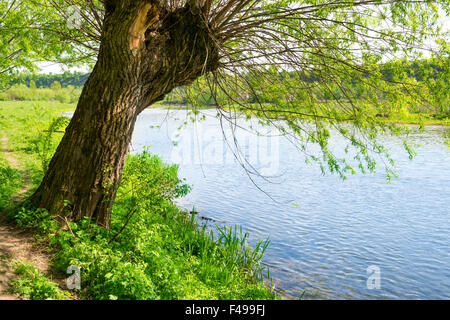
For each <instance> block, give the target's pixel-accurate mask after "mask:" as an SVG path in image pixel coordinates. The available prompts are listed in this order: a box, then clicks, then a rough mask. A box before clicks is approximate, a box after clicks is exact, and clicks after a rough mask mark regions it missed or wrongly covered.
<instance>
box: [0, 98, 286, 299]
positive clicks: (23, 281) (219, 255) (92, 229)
mask: <svg viewBox="0 0 450 320" xmlns="http://www.w3.org/2000/svg"><path fill="white" fill-rule="evenodd" d="M70 109H73V105H70V104H61V103H50V102H40V103H30V102H1V101H0V125H1V127H2V130H1V131H2V135H4V136H6V137H7V138H8V149H9V150H10V152H12V153H13V154H14V155H15V156H16V158H17V160H18V165H19V166H20V168H22V169H23V170H21V171H19V170H17V169H13V168H12V167H11V166H10V165H9V163H8V161H7V160H6V159H5V157H4V155H3V154H2V155H0V211H1V212H8V213H9V214H8V216H9V219H10V220H12V221H14V222H15V223H16V224H17V225H19V226H20V227H22V228H26V229H31V230H33V232H34V233H35V235H36V241H39V242H40V243H43V244H45V246H46V247H47V248H48V250H49V251H50V252H51V256H52V264H53V267H54V269H55V270H58V271H59V272H62V273H65V271H66V269H67V267H68V266H72V265H73V266H78V267H79V268H80V269H81V289H80V290H76V293H75V294H74V293H69V292H67V291H66V290H65V288H60V287H58V286H57V285H56V284H55V283H54V282H52V281H51V280H50V279H48V278H47V277H45V276H44V275H43V274H42V273H41V272H39V270H37V269H36V268H35V267H34V266H33V265H30V264H29V263H24V262H21V261H18V262H16V264H15V271H16V273H17V274H18V275H19V276H20V278H19V280H17V281H13V283H12V284H11V290H12V291H13V292H16V293H19V294H21V295H22V296H24V297H26V298H30V299H67V298H71V297H72V298H73V297H74V295H75V296H76V297H79V298H82V299H278V298H279V295H277V293H276V292H275V290H274V289H273V287H272V285H271V284H268V283H267V282H268V281H270V275H269V277H265V275H266V272H267V274H268V271H266V270H265V269H264V268H263V266H262V265H261V258H262V255H263V253H264V251H265V249H266V247H267V245H268V241H261V242H258V244H257V245H256V246H255V247H254V248H250V247H249V245H248V244H247V241H246V237H247V235H246V234H244V233H243V232H242V229H238V228H237V227H236V228H223V229H221V228H218V232H217V234H218V236H216V237H214V236H213V233H212V231H211V230H210V229H209V228H207V227H206V225H200V224H199V222H197V220H196V218H195V216H194V215H190V214H189V213H187V212H185V211H183V210H181V209H179V208H178V207H176V206H175V205H174V204H173V202H172V200H173V199H175V198H177V197H180V196H183V195H185V194H186V193H188V192H189V190H190V187H189V186H188V185H187V184H186V183H185V181H183V180H180V179H179V178H178V176H177V166H175V165H168V164H165V163H163V162H162V161H161V159H160V158H159V157H157V156H155V155H152V154H151V153H150V152H149V151H148V150H146V151H144V152H143V153H140V154H136V155H130V156H129V157H128V159H127V162H126V166H125V169H124V173H123V179H122V181H121V185H120V189H119V192H118V195H117V198H116V201H115V203H114V208H113V215H112V217H113V218H112V222H111V228H110V229H105V228H101V227H99V226H97V225H95V224H93V223H91V222H90V221H89V220H87V219H85V220H82V221H79V222H69V221H68V220H67V219H66V217H65V216H58V217H52V216H50V214H49V213H48V212H46V211H45V210H44V209H36V208H33V207H31V206H30V205H28V204H27V203H23V204H16V203H15V202H13V201H11V199H12V197H13V196H14V195H15V194H16V193H17V192H18V191H19V190H20V189H21V188H23V183H24V180H25V177H27V180H28V183H29V184H31V186H30V187H29V189H30V190H31V191H32V190H33V189H34V188H36V186H37V185H38V184H39V182H40V179H42V177H43V174H44V172H45V170H46V168H47V165H48V161H49V159H50V158H51V156H52V154H53V152H54V151H55V148H56V146H57V145H58V142H59V140H60V139H61V136H62V134H61V133H60V131H63V130H64V127H65V125H66V124H67V119H66V118H62V117H59V116H57V115H58V114H60V113H61V112H63V111H66V110H70ZM67 207H68V208H70V203H67Z"/></svg>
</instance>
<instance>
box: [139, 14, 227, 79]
mask: <svg viewBox="0 0 450 320" xmlns="http://www.w3.org/2000/svg"><path fill="white" fill-rule="evenodd" d="M155 32H157V33H158V34H160V35H162V36H163V37H161V38H160V39H164V42H165V43H164V47H165V55H166V56H165V60H166V61H165V65H166V68H168V69H170V70H173V71H174V72H175V73H176V74H177V76H176V79H175V80H176V81H177V85H184V84H188V83H190V82H192V81H193V80H195V79H196V78H198V77H199V76H200V75H202V74H204V73H206V72H208V71H212V70H215V69H217V67H218V65H219V49H218V48H219V44H218V42H217V40H216V39H215V35H214V31H213V30H212V29H210V27H209V25H208V22H207V21H206V19H205V18H204V16H203V14H202V12H201V11H197V10H192V8H191V7H189V6H187V7H184V8H181V9H178V10H175V11H173V12H171V13H169V14H168V15H167V16H166V17H165V19H164V21H163V22H162V24H161V26H160V27H159V28H158V29H157V30H155V29H151V28H149V29H148V30H147V33H146V34H147V35H148V36H149V41H148V42H147V43H146V44H147V47H151V46H152V44H153V43H154V42H153V41H152V40H153V39H154V37H152V36H153V35H154V34H155Z"/></svg>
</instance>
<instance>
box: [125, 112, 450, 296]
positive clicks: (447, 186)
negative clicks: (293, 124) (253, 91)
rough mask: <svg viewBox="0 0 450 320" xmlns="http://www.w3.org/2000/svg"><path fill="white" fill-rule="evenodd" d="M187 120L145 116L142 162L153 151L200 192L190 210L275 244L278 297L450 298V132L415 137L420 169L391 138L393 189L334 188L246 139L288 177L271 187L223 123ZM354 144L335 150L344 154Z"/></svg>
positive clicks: (251, 150) (243, 138) (283, 145)
mask: <svg viewBox="0 0 450 320" xmlns="http://www.w3.org/2000/svg"><path fill="white" fill-rule="evenodd" d="M186 113H187V112H186V111H184V110H170V111H168V110H164V109H148V110H145V111H144V112H143V113H142V114H141V115H140V117H139V119H138V122H137V124H136V128H135V132H134V136H133V142H132V151H133V152H138V151H141V150H142V149H143V148H144V147H146V146H149V147H150V151H151V152H152V153H156V154H158V155H160V156H161V157H162V158H163V159H164V160H166V161H167V162H172V163H173V162H176V163H179V164H180V176H181V177H184V178H186V179H187V182H188V183H189V184H190V185H192V186H193V190H192V192H191V193H190V194H189V195H188V196H187V197H186V198H184V199H181V200H180V202H179V204H180V205H181V206H183V207H185V208H188V209H192V207H195V209H196V211H198V212H199V213H200V215H201V216H204V217H208V218H211V219H214V220H215V222H213V223H217V224H219V225H226V226H234V225H242V226H243V227H244V229H245V231H248V232H249V234H250V236H251V237H250V238H251V240H252V243H253V244H254V243H255V241H256V240H258V239H265V238H267V237H269V238H270V241H271V242H270V245H269V248H268V250H267V252H266V254H265V257H264V262H265V264H267V265H268V266H269V267H270V271H271V274H272V276H273V278H274V281H275V284H276V286H277V287H278V288H282V289H284V290H286V293H287V294H289V295H291V296H294V297H295V296H299V295H300V294H301V293H302V292H303V291H304V290H306V294H305V297H306V298H309V299H449V298H450V250H449V245H450V206H449V203H450V150H449V149H448V147H447V146H445V145H444V144H442V141H443V138H442V137H443V135H444V132H445V130H449V129H448V128H443V127H429V128H428V130H427V132H425V133H423V134H420V135H419V134H415V135H412V137H411V140H412V141H414V142H416V143H420V144H421V145H422V146H421V147H420V148H419V149H418V155H417V156H416V158H414V160H413V161H410V160H409V159H408V155H407V153H406V152H405V151H404V149H403V146H402V140H401V139H399V138H396V137H390V138H386V139H385V140H384V141H383V142H384V144H385V145H386V146H388V147H389V148H390V149H391V155H392V156H393V158H394V159H395V161H396V165H397V169H398V171H397V172H398V173H399V175H400V178H399V179H398V180H396V179H394V180H392V182H391V183H390V184H387V182H386V177H385V175H384V174H383V171H382V170H380V173H378V174H376V175H372V174H368V175H362V174H357V175H354V176H350V177H349V179H348V180H347V181H343V180H342V179H340V178H339V177H338V176H336V175H330V174H327V175H325V176H323V175H322V174H321V171H320V169H319V167H318V166H317V165H308V164H306V163H305V161H304V155H303V154H302V153H300V152H299V151H297V150H296V149H295V148H294V146H293V145H292V144H291V143H290V142H289V141H288V140H287V139H285V138H282V137H281V138H280V137H277V136H275V137H272V138H261V137H260V138H258V137H256V136H254V135H251V134H249V133H246V131H245V130H242V129H238V130H237V136H238V138H237V139H238V141H240V142H241V145H242V150H243V153H244V154H247V155H248V159H249V162H250V163H251V164H254V165H255V166H256V167H258V169H261V170H262V171H263V173H264V172H265V173H267V174H269V175H277V177H276V179H274V180H275V181H274V180H272V181H269V182H268V181H264V180H262V179H258V178H257V177H254V176H252V175H250V177H249V176H248V175H247V173H246V171H245V170H244V169H243V168H242V166H241V165H240V164H239V163H238V162H236V161H234V156H233V153H232V152H231V151H230V150H229V149H227V147H226V142H224V138H223V132H225V136H227V135H229V134H230V130H231V129H230V128H229V126H228V125H227V124H223V126H222V125H221V123H220V120H219V119H218V118H216V117H215V112H214V111H212V110H210V111H205V112H204V113H205V115H206V120H204V121H201V122H195V123H192V122H190V121H189V117H188V116H187V115H186ZM184 122H187V124H184V125H183V123H184ZM180 125H183V126H182V128H181V129H180V130H177V129H178V128H179V127H180ZM239 125H240V126H242V127H243V128H244V129H245V128H248V127H249V126H250V125H252V124H251V122H250V123H249V122H245V121H241V122H239ZM222 130H223V131H222ZM239 130H240V131H241V133H239ZM344 142H345V141H343V140H342V139H339V138H337V137H333V138H332V145H333V146H335V147H336V149H337V150H339V149H340V148H341V149H343V148H344V147H345V145H344ZM264 170H265V171H264ZM250 178H253V179H255V181H254V182H255V183H256V185H257V186H258V187H256V186H255V184H254V183H252V181H251V179H250ZM259 188H261V189H262V190H264V191H265V192H266V193H267V194H265V193H264V192H262V191H260V190H259ZM269 196H270V197H272V198H273V199H275V200H276V201H274V200H272V199H271V198H270V197H269ZM209 223H210V224H211V222H209ZM377 270H379V272H380V273H379V279H380V281H379V289H377V288H376V284H377V282H376V278H374V277H376V276H377V272H376V271H377ZM369 277H370V278H369ZM368 279H369V284H375V288H373V289H369V287H370V286H368ZM374 279H375V280H374ZM372 280H373V281H375V282H373V281H372Z"/></svg>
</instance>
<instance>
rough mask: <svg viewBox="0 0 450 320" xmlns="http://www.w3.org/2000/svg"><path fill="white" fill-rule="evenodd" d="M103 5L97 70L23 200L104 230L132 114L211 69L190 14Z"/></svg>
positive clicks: (209, 50) (208, 50)
mask: <svg viewBox="0 0 450 320" xmlns="http://www.w3.org/2000/svg"><path fill="white" fill-rule="evenodd" d="M110 3H115V4H116V5H107V8H106V9H107V10H106V15H105V21H104V30H103V34H102V41H101V45H100V52H99V56H98V60H97V64H96V66H95V68H94V70H93V72H92V74H91V76H90V77H89V79H88V81H87V82H86V84H85V86H84V88H83V92H82V94H81V97H80V100H79V102H78V106H77V109H76V111H75V113H74V115H73V118H72V120H71V122H70V124H69V126H68V127H67V129H66V133H65V135H64V137H63V139H62V141H61V143H60V145H59V146H58V148H57V151H56V153H55V155H54V157H53V159H52V160H51V162H50V165H49V169H48V171H47V172H46V174H45V177H44V179H43V181H42V183H41V185H40V186H39V188H38V189H37V190H36V192H35V193H34V194H33V195H32V197H31V198H30V200H31V202H32V203H33V204H34V205H36V206H37V207H40V208H46V209H48V210H49V211H50V213H51V214H53V215H63V214H65V212H67V211H69V212H70V213H71V218H72V220H80V219H82V218H84V217H89V218H91V219H93V220H94V221H95V222H96V223H97V224H99V225H103V226H105V227H109V222H110V215H111V206H112V203H113V201H114V199H115V195H116V190H117V188H118V186H119V182H120V178H121V173H122V169H123V166H124V163H125V159H126V156H127V153H128V147H129V144H130V140H131V136H132V133H133V129H134V125H135V121H136V118H137V116H138V114H139V113H140V112H141V111H142V110H143V109H145V107H147V106H149V105H151V104H152V103H154V102H156V101H158V100H160V99H162V98H163V97H164V95H165V94H166V93H168V92H169V91H170V90H172V88H174V87H175V86H179V85H184V84H188V83H190V82H191V81H193V80H194V79H195V78H197V77H198V76H200V75H201V74H202V72H204V71H205V70H206V71H207V70H211V68H212V64H211V63H209V62H208V61H214V63H216V62H217V61H215V60H214V59H212V58H214V52H215V51H214V45H213V44H212V43H213V42H212V41H211V40H210V39H209V38H208V37H207V33H206V32H205V31H204V29H203V27H202V26H201V24H199V21H201V19H199V17H198V16H195V11H194V10H192V8H189V7H188V8H182V9H180V10H178V11H176V12H170V13H167V12H164V11H163V9H164V8H159V7H158V6H157V3H158V1H144V0H141V1H137V0H122V1H115V2H112V1H111V2H110ZM193 11H194V12H193ZM163 15H165V17H164V20H163V21H162V20H161V19H162V16H163ZM152 25H155V26H156V25H158V28H156V27H155V28H153V29H151V26H152ZM202 38H203V39H202ZM200 40H201V41H200ZM205 66H206V68H205Z"/></svg>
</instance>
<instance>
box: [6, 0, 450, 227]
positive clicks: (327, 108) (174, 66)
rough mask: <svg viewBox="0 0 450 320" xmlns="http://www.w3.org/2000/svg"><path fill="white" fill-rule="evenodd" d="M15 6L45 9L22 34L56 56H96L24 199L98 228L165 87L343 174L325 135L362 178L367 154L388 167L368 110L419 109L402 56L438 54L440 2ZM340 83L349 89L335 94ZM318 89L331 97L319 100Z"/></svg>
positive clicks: (33, 2) (239, 0)
mask: <svg viewBox="0 0 450 320" xmlns="http://www.w3.org/2000/svg"><path fill="white" fill-rule="evenodd" d="M11 2H15V1H8V3H11ZM19 2H20V1H19ZM21 2H24V3H28V4H29V5H30V6H32V7H35V8H36V10H41V11H43V12H46V13H47V14H46V15H42V16H41V17H40V18H38V19H36V20H35V21H33V23H32V24H31V25H29V28H30V29H31V30H38V31H39V32H40V33H39V34H40V35H41V36H43V37H48V39H49V40H48V41H49V46H50V42H51V41H53V40H55V39H58V43H59V45H63V44H64V45H65V46H69V47H70V48H71V49H67V53H66V54H65V55H64V54H63V55H62V57H65V58H66V60H67V58H68V57H72V59H75V57H78V58H80V59H81V58H82V57H92V56H95V57H96V58H95V59H94V61H95V66H94V68H93V71H92V73H91V75H90V77H89V79H88V81H87V82H86V84H85V86H84V89H83V92H82V95H81V98H80V100H79V102H78V106H77V108H76V111H75V114H74V116H73V118H72V120H71V122H70V124H69V126H68V127H67V129H66V133H65V135H64V137H63V139H62V141H61V143H60V145H59V147H58V149H57V151H56V153H55V155H54V157H53V159H52V160H51V163H50V165H49V168H48V171H47V172H46V174H45V177H44V179H43V181H42V183H41V185H40V186H39V188H38V189H37V190H36V192H35V193H34V194H33V195H32V197H31V199H30V200H31V201H32V202H33V203H34V204H35V205H36V206H38V207H42V208H47V209H49V210H50V212H51V213H52V214H55V215H56V214H60V213H62V212H63V211H65V210H66V209H67V208H66V207H65V204H67V203H70V210H71V212H72V218H73V219H74V220H79V219H82V218H83V217H90V218H92V219H93V220H94V221H96V223H98V224H100V225H103V226H106V227H108V226H109V221H110V215H111V207H112V203H113V201H114V198H115V195H116V190H117V188H118V185H119V181H120V178H121V173H122V168H123V166H124V162H125V159H126V156H127V153H128V147H129V144H130V140H131V136H132V132H133V128H134V125H135V122H136V118H137V116H138V115H139V114H140V113H141V112H142V111H143V110H144V109H145V108H147V107H148V106H150V105H152V104H153V103H155V102H157V101H159V100H162V99H163V98H164V97H165V95H167V94H168V93H170V92H171V91H172V90H173V89H174V88H177V87H180V86H189V85H192V84H193V83H195V85H196V86H197V87H199V89H198V90H203V89H205V88H208V90H209V92H211V93H212V95H213V96H214V98H215V99H216V102H217V108H218V110H219V112H220V113H221V114H222V116H224V117H226V118H228V119H230V120H232V117H233V110H234V109H236V110H242V109H247V110H248V111H249V112H252V113H254V114H256V115H258V116H259V117H260V118H261V119H263V120H264V121H265V122H267V123H270V124H272V125H274V126H277V127H278V128H279V130H280V131H281V132H282V133H283V134H285V135H286V136H288V137H289V138H291V139H293V140H295V141H297V142H299V144H298V145H299V147H300V148H303V147H304V146H305V145H306V144H308V143H310V142H311V143H317V144H318V145H319V146H320V147H321V150H322V155H323V156H322V157H321V159H320V160H321V161H322V162H323V164H324V165H326V166H327V167H328V168H329V169H331V170H332V171H336V172H339V173H345V172H346V171H353V170H354V169H353V167H352V166H351V165H350V164H348V163H347V162H346V160H344V159H340V158H338V157H336V156H334V155H333V153H332V152H331V151H330V150H329V149H328V138H329V136H330V128H336V129H337V132H339V133H340V134H342V135H343V136H345V137H346V138H348V141H349V145H350V146H351V148H353V150H354V158H355V159H357V160H358V161H357V162H358V163H359V166H360V168H361V170H367V169H369V170H371V169H373V168H374V159H373V157H372V156H371V154H380V155H385V159H387V160H389V157H388V155H387V153H386V150H385V149H384V148H383V147H382V146H381V145H379V144H378V143H377V136H378V133H379V132H380V129H381V131H388V130H394V129H393V127H390V128H386V127H385V126H384V125H383V123H382V122H381V121H380V120H379V119H380V118H379V115H380V114H381V115H383V114H385V113H386V112H393V111H394V112H395V111H396V110H401V108H404V107H405V106H407V107H408V108H415V107H418V106H420V107H426V106H427V105H428V104H429V103H430V101H427V97H426V95H425V94H424V89H423V88H421V85H420V83H418V82H416V81H415V80H414V79H413V78H411V77H409V76H408V72H407V69H408V68H405V66H407V62H406V61H408V59H409V60H411V59H414V58H417V57H419V56H420V55H424V54H425V55H426V56H427V57H431V58H434V59H435V62H436V64H438V65H439V63H441V61H445V59H444V60H442V59H440V58H443V57H444V58H445V55H446V54H447V53H446V52H445V50H447V44H446V42H445V41H446V40H448V39H445V37H444V38H442V37H441V38H440V33H439V32H440V30H439V26H440V18H439V16H440V15H442V14H443V15H445V14H448V10H449V1H447V0H441V1H403V0H402V1H397V0H349V1H345V0H339V1H333V0H297V1H296V0H282V1H273V0H269V1H266V0H104V1H94V0H79V1H77V0H51V1H38V0H28V1H25V0H23V1H21ZM2 3H3V2H2ZM72 5H75V6H77V7H78V8H80V9H81V10H80V11H79V12H78V11H76V10H74V7H71V8H70V9H69V6H72ZM74 13H77V14H76V15H75V14H74ZM78 13H79V14H78ZM77 19H78V20H77ZM68 26H69V27H70V28H69V27H68ZM74 26H75V28H74ZM439 39H440V40H439ZM436 40H438V41H436ZM436 52H440V53H439V54H436ZM447 52H448V51H447ZM60 57H61V55H60ZM447 57H448V55H447ZM69 60H70V59H69ZM441 68H448V65H446V64H441ZM387 70H388V74H389V77H386V71H387ZM354 83H358V84H359V88H360V89H359V93H356V92H355V91H354V90H353V91H352V90H349V88H350V86H349V85H348V84H354ZM318 90H319V91H322V92H326V93H327V94H328V95H329V96H330V97H331V99H328V101H327V102H326V103H325V102H324V101H321V99H320V98H319V97H318V95H317V94H315V92H317V91H318ZM361 92H363V93H364V94H363V95H361ZM358 95H359V96H358ZM263 96H270V97H271V103H266V102H263V101H262V99H261V97H263ZM249 101H252V103H249ZM280 119H282V120H283V121H279V120H280ZM348 122H352V124H353V126H348ZM312 157H313V158H314V156H312ZM67 201H68V202H67Z"/></svg>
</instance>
